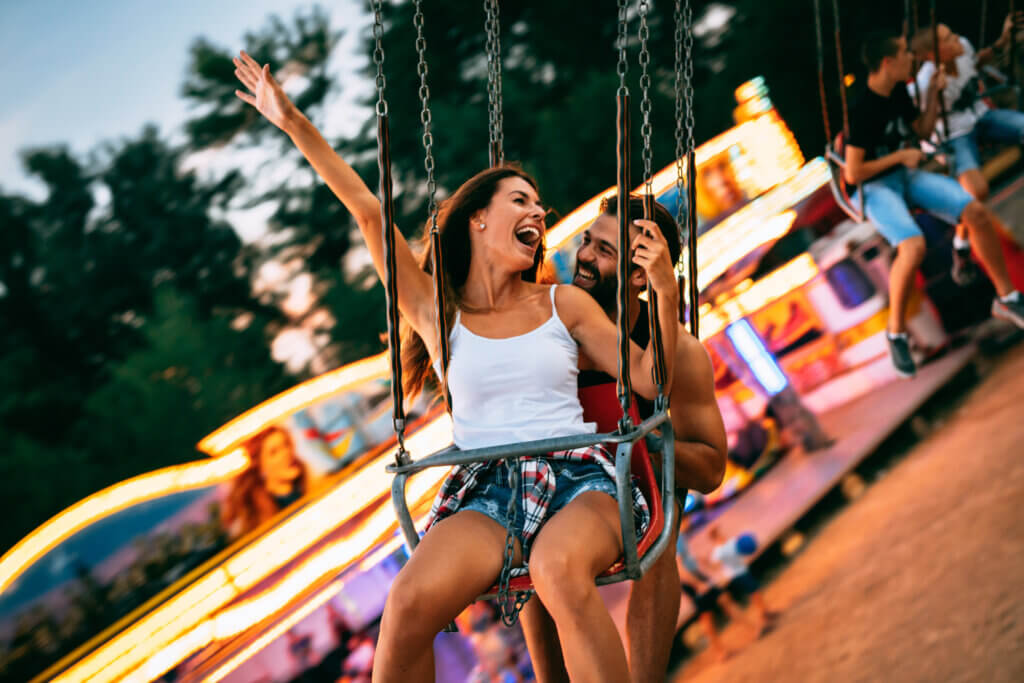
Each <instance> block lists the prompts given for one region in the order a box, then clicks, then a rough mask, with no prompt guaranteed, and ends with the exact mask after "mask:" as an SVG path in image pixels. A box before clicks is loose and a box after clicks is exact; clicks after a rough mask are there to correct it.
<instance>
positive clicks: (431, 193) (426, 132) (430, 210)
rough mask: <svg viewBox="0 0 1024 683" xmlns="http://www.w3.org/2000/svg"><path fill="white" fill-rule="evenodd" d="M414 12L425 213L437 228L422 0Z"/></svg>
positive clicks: (416, 1)
mask: <svg viewBox="0 0 1024 683" xmlns="http://www.w3.org/2000/svg"><path fill="white" fill-rule="evenodd" d="M413 6H414V7H415V13H414V14H413V17H412V23H413V26H415V27H416V55H417V57H418V62H417V63H416V73H417V74H419V77H420V91H419V94H420V103H421V105H422V109H421V110H420V123H422V124H423V151H424V157H423V168H424V169H425V170H426V172H427V215H428V216H430V229H431V230H435V229H436V228H437V180H436V179H435V177H434V135H433V133H431V132H430V126H431V123H432V122H433V117H432V116H431V113H430V87H429V86H428V85H427V56H426V53H427V40H426V38H424V37H423V0H413Z"/></svg>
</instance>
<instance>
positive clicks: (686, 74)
mask: <svg viewBox="0 0 1024 683" xmlns="http://www.w3.org/2000/svg"><path fill="white" fill-rule="evenodd" d="M683 40H684V41H685V43H684V52H685V55H686V60H685V63H684V68H683V97H684V98H685V99H686V149H688V150H689V149H694V142H693V135H694V132H693V131H694V121H693V8H692V7H690V0H686V6H685V9H684V11H683ZM694 208H695V207H694Z"/></svg>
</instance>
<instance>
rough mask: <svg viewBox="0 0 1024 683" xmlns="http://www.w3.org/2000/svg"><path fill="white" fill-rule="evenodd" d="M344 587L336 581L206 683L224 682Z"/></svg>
mask: <svg viewBox="0 0 1024 683" xmlns="http://www.w3.org/2000/svg"><path fill="white" fill-rule="evenodd" d="M343 585H344V583H343V582H342V581H341V580H340V579H339V580H338V581H334V582H333V583H331V584H330V585H328V586H327V587H326V588H324V589H323V590H321V591H320V592H318V593H317V594H316V595H315V596H313V597H312V598H310V599H309V600H307V601H306V603H305V604H303V605H302V607H300V608H299V609H297V610H295V611H294V612H292V613H291V614H289V615H288V617H287V618H285V619H282V620H281V621H280V622H279V623H277V624H275V625H274V627H273V628H271V629H269V630H268V631H267V632H266V633H264V634H262V635H260V636H259V637H258V638H255V639H254V640H253V641H252V642H251V643H249V644H248V645H247V646H246V647H245V649H243V650H242V651H241V652H239V653H238V654H236V655H235V656H234V657H232V658H231V659H229V660H228V661H227V662H226V663H225V664H223V665H222V666H220V667H219V668H218V669H217V670H215V671H214V672H213V673H211V674H210V675H208V676H206V677H205V678H204V679H203V681H204V683H219V681H221V680H223V679H224V677H225V676H227V675H228V674H229V673H231V672H232V671H234V670H235V669H237V668H238V667H239V666H241V665H242V663H244V662H246V661H248V660H249V659H250V658H252V657H253V655H255V654H256V653H258V652H259V651H260V650H262V649H263V648H265V647H266V646H267V645H269V644H270V643H272V642H274V641H275V640H277V639H278V638H279V637H281V635H283V634H284V633H285V632H286V631H287V630H288V629H290V628H291V627H292V626H294V625H295V624H297V623H299V622H300V621H302V620H303V619H305V618H306V617H307V616H309V615H310V614H312V613H313V612H315V611H316V610H317V608H319V607H320V606H321V605H323V604H324V603H325V602H327V601H328V600H330V599H331V598H332V597H334V596H335V595H336V594H337V593H338V591H340V590H341V589H342V586H343ZM172 666H173V665H172ZM166 670H167V669H164V671H166ZM162 673H163V672H160V673H159V674H156V675H155V676H153V675H151V674H148V672H147V677H146V678H145V679H140V681H142V680H146V681H150V680H153V679H154V678H156V677H157V676H159V675H161V674H162Z"/></svg>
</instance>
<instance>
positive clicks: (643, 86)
mask: <svg viewBox="0 0 1024 683" xmlns="http://www.w3.org/2000/svg"><path fill="white" fill-rule="evenodd" d="M649 10H650V4H649V3H648V1H647V0H640V115H641V117H642V118H643V123H641V124H640V136H641V138H642V139H643V145H644V146H643V153H642V158H643V164H644V184H645V188H644V189H645V190H646V192H647V194H649V195H653V194H654V188H653V185H652V181H653V179H654V178H653V172H652V169H651V166H652V163H653V160H652V152H651V132H652V130H653V126H652V125H651V92H650V91H651V74H650V71H649V68H648V67H649V66H650V63H651V53H650V52H648V50H647V41H648V39H649V38H650V36H651V32H650V29H649V28H648V27H647V13H648V11H649Z"/></svg>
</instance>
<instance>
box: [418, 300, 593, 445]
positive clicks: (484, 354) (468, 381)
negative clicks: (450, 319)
mask: <svg viewBox="0 0 1024 683" xmlns="http://www.w3.org/2000/svg"><path fill="white" fill-rule="evenodd" d="M556 286H557V285H552V286H551V317H550V318H548V319H547V321H546V322H544V323H543V324H542V325H540V326H539V327H536V328H534V329H532V330H530V331H529V332H527V333H526V334H520V335H517V336H515V337H506V338H504V339H490V338H487V337H481V336H479V335H476V334H473V333H472V332H470V331H469V330H468V329H467V328H466V327H465V326H464V325H463V324H462V322H461V316H460V315H459V313H458V312H456V314H455V324H454V325H453V326H452V332H451V335H450V337H449V339H450V340H451V362H450V364H449V366H448V388H449V390H450V391H451V396H452V423H453V425H454V439H455V445H456V446H458V447H459V448H461V449H463V450H466V449H470V448H483V447H485V446H497V445H501V444H507V443H519V442H522V441H533V440H534V439H546V438H549V437H554V436H568V435H572V434H593V433H594V432H596V431H597V428H596V425H595V423H593V422H584V421H583V408H582V407H580V400H579V396H578V394H577V388H576V375H577V374H578V373H579V369H578V367H577V362H578V359H579V347H578V346H577V345H576V341H575V340H574V339H573V338H572V336H571V335H570V334H569V330H568V329H566V327H565V324H564V323H563V322H562V320H561V318H559V317H558V311H557V310H556V309H555V287H556ZM440 368H441V364H440V362H435V363H434V371H435V372H436V373H437V374H438V376H440V374H441V372H440Z"/></svg>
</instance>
